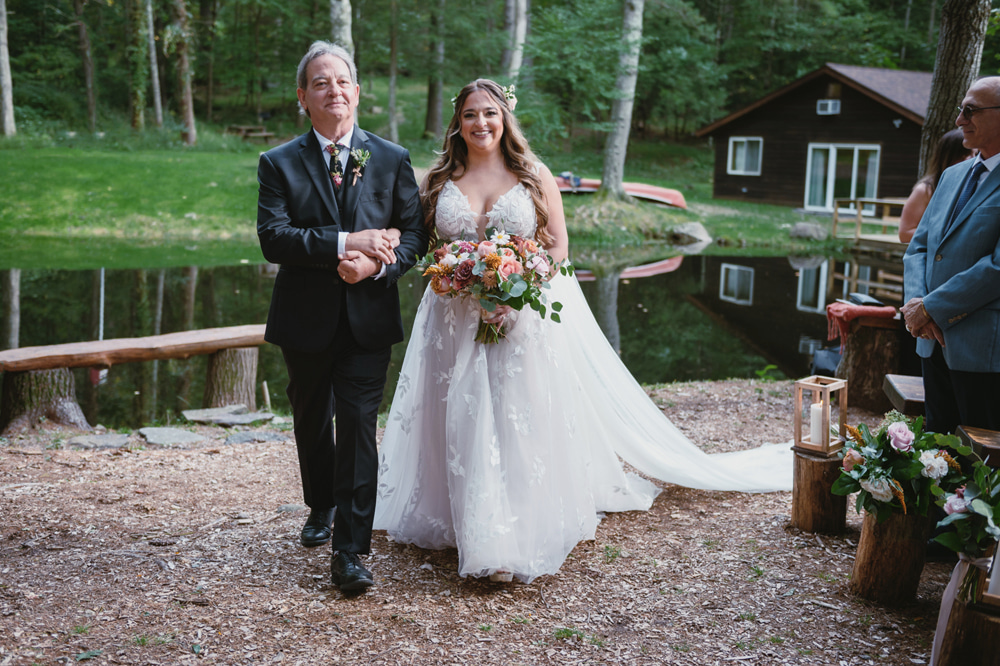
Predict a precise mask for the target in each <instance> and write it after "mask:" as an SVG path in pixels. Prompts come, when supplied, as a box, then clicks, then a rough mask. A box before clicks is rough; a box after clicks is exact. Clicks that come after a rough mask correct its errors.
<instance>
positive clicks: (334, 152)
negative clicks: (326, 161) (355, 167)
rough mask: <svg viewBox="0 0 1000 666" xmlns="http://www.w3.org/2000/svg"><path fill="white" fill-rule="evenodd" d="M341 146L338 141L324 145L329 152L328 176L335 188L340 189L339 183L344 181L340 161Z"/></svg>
mask: <svg viewBox="0 0 1000 666" xmlns="http://www.w3.org/2000/svg"><path fill="white" fill-rule="evenodd" d="M343 147H344V146H341V145H340V144H339V143H329V144H327V146H326V152H328V153H330V178H332V179H333V186H334V187H335V188H337V190H340V184H341V183H342V182H344V167H343V165H342V164H341V163H340V150H341V149H342V148H343Z"/></svg>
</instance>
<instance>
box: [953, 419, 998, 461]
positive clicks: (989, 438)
mask: <svg viewBox="0 0 1000 666" xmlns="http://www.w3.org/2000/svg"><path fill="white" fill-rule="evenodd" d="M955 434H956V435H958V436H959V437H960V438H961V439H962V443H963V444H965V445H966V446H969V447H971V448H972V451H973V452H974V453H975V454H976V455H977V456H979V457H980V458H982V459H983V460H985V461H986V464H987V465H989V466H990V467H994V468H996V467H1000V432H997V431H996V430H987V429H986V428H973V427H972V426H958V429H957V430H955Z"/></svg>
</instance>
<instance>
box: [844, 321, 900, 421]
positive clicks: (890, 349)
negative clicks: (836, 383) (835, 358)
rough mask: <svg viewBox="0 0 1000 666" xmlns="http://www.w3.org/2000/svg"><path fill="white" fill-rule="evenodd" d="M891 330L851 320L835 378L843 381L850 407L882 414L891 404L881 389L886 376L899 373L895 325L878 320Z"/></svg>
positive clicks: (896, 326)
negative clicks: (845, 383)
mask: <svg viewBox="0 0 1000 666" xmlns="http://www.w3.org/2000/svg"><path fill="white" fill-rule="evenodd" d="M877 321H879V322H883V321H884V322H885V323H886V325H889V326H892V328H881V327H878V326H869V325H865V324H862V323H861V322H860V321H859V320H855V321H854V322H852V325H851V333H850V334H849V335H848V336H847V340H846V342H845V343H844V353H843V355H842V356H841V357H840V364H839V365H838V366H837V373H836V374H837V378H838V379H846V380H847V400H848V402H849V403H850V404H851V406H853V407H860V408H862V409H867V410H870V411H873V412H879V413H882V412H886V411H888V410H890V409H892V403H890V402H889V398H888V396H886V394H885V391H884V390H883V388H882V382H883V380H884V379H885V376H886V375H894V374H897V373H898V372H899V357H900V341H899V335H900V333H899V330H898V329H899V325H900V324H899V322H897V321H895V320H893V319H879V320H877Z"/></svg>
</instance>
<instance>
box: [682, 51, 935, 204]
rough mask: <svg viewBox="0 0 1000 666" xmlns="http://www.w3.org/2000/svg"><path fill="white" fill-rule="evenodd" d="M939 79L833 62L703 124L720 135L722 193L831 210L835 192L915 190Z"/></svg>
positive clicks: (718, 191) (902, 193)
mask: <svg viewBox="0 0 1000 666" xmlns="http://www.w3.org/2000/svg"><path fill="white" fill-rule="evenodd" d="M931 77H932V74H931V73H929V72H906V71H898V70H889V69H876V68H872V67H855V66H848V65H836V64H832V63H828V64H826V65H824V66H823V67H821V68H819V69H817V70H816V71H814V72H811V73H810V74H807V75H805V76H803V77H802V78H800V79H798V80H797V81H793V82H792V83H790V84H788V85H787V86H785V87H784V88H781V89H780V90H777V91H775V92H773V93H771V94H770V95H767V96H766V97H763V98H762V99H760V100H758V101H756V102H754V103H753V104H751V105H750V106H748V107H746V108H744V109H740V110H739V111H736V112H734V113H731V114H729V115H728V116H726V117H725V118H722V119H720V120H717V121H716V122H714V123H712V124H710V125H707V126H706V127H703V128H701V129H700V130H698V131H697V132H696V135H697V136H699V137H704V136H711V137H712V138H713V140H714V143H715V183H714V188H713V195H714V196H715V197H716V198H720V199H739V200H744V201H762V202H768V203H774V204H781V205H787V206H795V207H804V208H805V209H807V210H815V211H826V212H830V211H832V210H833V207H834V200H835V199H857V198H869V199H874V198H876V197H878V198H887V197H906V196H908V195H909V193H910V190H911V188H912V187H913V184H914V183H915V182H916V181H917V178H918V174H917V168H918V166H917V165H918V159H919V151H920V132H921V128H922V127H923V123H924V113H925V112H926V110H927V103H928V100H929V98H930V90H931Z"/></svg>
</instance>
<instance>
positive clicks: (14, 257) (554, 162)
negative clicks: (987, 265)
mask: <svg viewBox="0 0 1000 666" xmlns="http://www.w3.org/2000/svg"><path fill="white" fill-rule="evenodd" d="M423 90H424V88H423V85H422V84H420V83H416V82H412V81H406V80H404V81H403V83H402V86H401V88H400V94H399V98H400V110H401V115H402V122H401V124H400V135H401V137H402V139H401V141H402V143H403V144H404V145H406V146H407V147H408V148H409V149H410V151H411V154H412V160H413V163H414V165H415V166H416V167H424V168H425V167H427V166H428V165H429V164H430V163H431V162H432V161H433V160H434V158H435V155H434V150H435V149H436V148H437V147H438V145H437V142H436V141H434V140H433V139H427V138H423V137H422V136H421V135H422V132H423V113H424V110H423V104H424V99H423V95H424V92H423ZM363 93H364V95H363V100H362V105H361V109H362V111H363V113H362V116H361V121H360V122H361V125H362V127H365V128H369V129H371V130H372V131H375V132H376V133H381V134H385V133H386V131H387V125H388V116H387V114H386V111H385V96H386V88H385V81H384V80H375V81H374V82H373V83H372V85H371V87H370V89H368V90H367V91H363ZM446 106H447V104H446ZM448 111H450V109H448ZM289 118H290V120H289V119H286V120H280V119H276V120H275V121H274V122H273V123H271V124H269V129H274V130H277V131H278V132H279V136H281V137H283V138H286V139H287V138H290V137H292V136H295V134H297V133H300V132H302V131H304V127H296V126H295V123H294V115H289ZM272 125H273V127H272ZM221 129H223V128H222V127H212V126H207V125H201V126H199V145H198V146H197V147H196V148H193V149H192V148H187V147H185V146H183V145H182V144H181V143H180V140H179V132H178V131H177V128H176V126H173V127H170V128H168V129H164V130H155V129H153V130H147V131H146V132H144V133H141V134H133V133H132V132H131V131H130V130H128V129H127V128H118V129H116V130H114V131H111V132H108V133H106V134H105V136H103V137H101V138H97V137H91V136H87V135H80V134H77V135H72V134H70V133H67V132H60V131H58V130H53V129H52V128H51V127H49V128H47V129H46V131H45V132H44V133H37V134H35V135H25V134H22V135H19V136H17V137H15V138H13V139H2V138H0V268H10V267H20V268H94V267H98V266H102V265H103V266H108V267H120V268H126V267H137V266H148V267H164V266H175V265H187V264H200V265H213V264H214V265H220V264H232V263H239V262H240V261H251V262H259V261H262V260H263V259H262V257H261V255H260V250H259V249H258V248H257V241H256V233H255V226H254V225H255V220H256V199H257V177H256V166H257V159H258V153H259V152H260V150H262V149H264V147H262V146H259V145H257V146H255V145H250V144H245V143H243V142H241V141H240V140H239V139H236V138H234V137H232V136H228V135H225V134H223V133H222V132H221ZM529 134H530V128H529ZM529 138H530V136H529ZM534 148H535V149H536V152H537V153H538V155H539V156H540V158H541V159H543V160H544V161H545V162H546V164H548V165H549V167H550V169H551V170H552V171H553V172H555V173H559V172H561V171H572V172H574V173H575V174H576V175H578V176H582V177H591V178H600V176H601V170H602V164H603V154H602V153H603V137H601V136H598V135H589V134H583V135H580V136H578V137H577V138H575V139H574V140H573V141H571V142H566V141H560V142H559V143H558V144H557V145H546V144H541V145H536V146H534ZM712 159H713V155H712V151H711V149H710V148H709V147H708V146H707V145H704V144H699V145H678V144H673V143H668V142H664V141H661V140H659V139H647V138H643V137H639V136H636V137H633V140H632V143H631V146H630V148H629V154H628V159H627V162H626V171H625V179H626V180H628V181H637V182H645V183H651V184H655V185H660V186H663V187H669V188H674V189H677V190H680V191H681V192H682V193H683V194H684V196H685V197H686V199H687V201H688V204H689V209H688V210H687V211H684V210H679V209H670V208H666V207H661V206H654V205H652V204H639V206H638V207H637V208H635V209H633V210H634V212H632V211H629V210H625V211H624V212H622V211H619V213H620V214H615V215H609V216H607V217H608V218H613V219H608V220H604V219H597V220H596V221H595V216H594V215H578V212H579V211H580V210H581V207H585V206H591V198H590V197H587V196H585V195H583V196H572V197H565V199H564V201H565V208H566V213H567V223H568V225H569V228H570V238H571V244H572V246H573V247H574V250H575V251H574V256H575V257H579V258H578V259H577V261H578V263H580V261H581V260H583V261H585V262H587V263H590V262H592V261H593V262H599V261H601V257H602V256H610V255H614V256H615V257H616V258H617V262H620V261H632V262H636V261H642V260H647V259H648V260H652V259H655V258H662V257H663V256H668V255H669V254H672V253H675V251H674V250H673V249H672V248H670V247H669V246H667V245H666V244H665V241H664V239H665V238H666V237H667V236H668V234H669V230H670V229H671V228H672V227H674V226H675V225H677V224H680V223H683V222H689V221H697V222H701V223H702V224H703V225H704V226H705V227H706V229H707V230H708V232H709V234H710V235H712V237H713V238H714V239H716V243H715V244H714V245H712V246H710V247H709V248H707V249H706V250H705V251H706V252H711V253H723V254H790V253H802V252H805V253H813V252H815V253H829V252H830V251H832V250H837V249H841V248H843V247H844V243H843V242H842V241H827V242H826V243H815V242H814V243H810V242H804V241H798V242H794V243H793V242H791V241H790V240H789V238H788V232H787V229H788V228H789V227H790V226H791V225H792V224H794V223H795V222H797V221H800V220H802V219H806V218H805V216H803V215H802V214H801V213H795V212H794V211H793V210H792V209H789V208H785V207H780V206H767V205H763V204H752V203H744V202H728V201H724V202H723V201H714V200H712V198H711V191H712V184H711V175H712ZM597 217H598V218H600V216H597ZM810 217H811V216H810ZM812 219H817V220H819V221H822V222H824V223H825V224H827V225H829V224H830V219H829V218H828V217H827V218H823V217H817V218H812ZM576 248H585V250H580V251H576ZM584 257H592V259H583V258H584ZM617 262H616V263H617Z"/></svg>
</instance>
